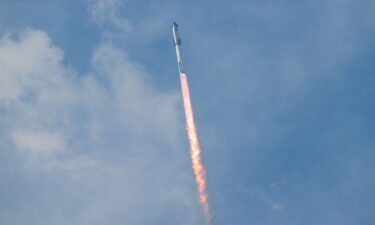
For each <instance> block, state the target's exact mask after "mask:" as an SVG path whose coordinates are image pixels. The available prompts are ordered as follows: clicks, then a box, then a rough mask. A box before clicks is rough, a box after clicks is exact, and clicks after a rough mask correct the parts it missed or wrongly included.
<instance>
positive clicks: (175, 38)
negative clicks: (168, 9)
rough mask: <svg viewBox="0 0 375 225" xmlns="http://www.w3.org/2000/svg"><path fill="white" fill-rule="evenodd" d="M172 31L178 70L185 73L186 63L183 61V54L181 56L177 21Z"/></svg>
mask: <svg viewBox="0 0 375 225" xmlns="http://www.w3.org/2000/svg"><path fill="white" fill-rule="evenodd" d="M172 33H173V44H174V47H175V48H176V55H177V63H178V72H179V73H180V74H183V73H185V70H184V64H183V63H182V56H181V51H180V46H181V39H180V37H179V36H178V25H177V23H176V22H173V24H172Z"/></svg>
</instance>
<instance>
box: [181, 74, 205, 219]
mask: <svg viewBox="0 0 375 225" xmlns="http://www.w3.org/2000/svg"><path fill="white" fill-rule="evenodd" d="M180 79H181V89H182V99H183V102H184V109H185V118H186V132H187V135H188V138H189V144H190V156H191V161H192V167H193V171H194V175H195V180H196V182H197V185H198V193H199V202H200V203H201V205H202V207H203V210H204V214H205V216H206V223H207V224H210V219H211V215H210V211H209V205H208V201H207V193H206V181H205V174H206V173H205V171H204V168H203V164H202V160H201V149H200V147H199V142H198V135H197V130H196V128H195V123H194V115H193V109H192V107H191V102H190V94H189V87H188V83H187V79H186V74H185V73H181V74H180Z"/></svg>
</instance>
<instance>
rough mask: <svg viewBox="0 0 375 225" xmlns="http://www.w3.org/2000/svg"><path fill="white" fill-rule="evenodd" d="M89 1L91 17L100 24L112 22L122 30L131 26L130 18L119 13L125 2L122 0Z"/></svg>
mask: <svg viewBox="0 0 375 225" xmlns="http://www.w3.org/2000/svg"><path fill="white" fill-rule="evenodd" d="M89 3H90V7H89V10H90V18H91V20H92V21H93V22H95V23H98V24H99V25H105V24H111V25H113V26H115V27H116V28H119V29H122V30H129V29H130V28H131V26H130V23H129V22H128V20H127V19H126V18H124V17H122V16H121V14H120V13H119V11H120V10H121V9H122V8H123V5H124V2H122V1H120V0H91V1H89Z"/></svg>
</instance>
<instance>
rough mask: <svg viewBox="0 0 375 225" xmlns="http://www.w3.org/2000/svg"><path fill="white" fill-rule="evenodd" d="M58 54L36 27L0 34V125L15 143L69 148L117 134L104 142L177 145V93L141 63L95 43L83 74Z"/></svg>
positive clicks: (38, 149)
mask: <svg viewBox="0 0 375 225" xmlns="http://www.w3.org/2000/svg"><path fill="white" fill-rule="evenodd" d="M62 56H63V53H62V51H61V50H60V49H58V48H57V47H55V46H53V45H52V44H51V41H50V39H49V37H48V35H47V34H46V33H44V32H42V31H37V30H31V29H29V30H27V31H25V32H22V33H20V34H19V35H18V36H15V37H13V36H12V35H6V36H5V37H3V38H2V39H1V42H0V65H1V68H2V73H1V77H0V79H1V82H0V84H1V92H0V103H1V105H0V107H1V109H2V111H3V112H6V113H5V114H4V115H2V118H1V120H2V121H4V124H3V125H2V126H1V127H0V129H1V130H2V132H3V133H5V134H6V135H5V136H6V137H9V139H11V141H12V142H13V143H14V145H15V147H16V148H17V149H22V150H28V152H29V154H31V155H32V154H43V153H48V154H51V153H53V154H57V153H59V154H71V155H74V151H76V150H77V149H78V150H79V149H80V148H82V146H89V147H91V148H93V151H94V150H95V149H98V147H97V146H100V145H107V143H108V142H110V141H111V139H113V137H112V136H113V135H114V136H120V134H121V135H123V137H124V138H127V139H128V140H127V141H125V140H121V139H119V140H115V141H114V142H115V143H111V148H114V149H116V148H120V147H121V148H123V147H125V148H131V149H134V148H140V147H143V148H145V149H153V144H148V143H149V142H152V140H156V139H158V140H159V143H160V140H162V142H161V143H164V144H166V145H169V146H177V145H178V143H179V139H178V136H177V135H176V133H178V132H177V129H178V124H179V123H178V118H177V111H176V106H177V103H178V97H179V96H178V95H177V93H161V92H159V91H158V90H156V89H155V88H154V87H153V86H152V84H151V83H149V82H147V75H146V73H145V72H144V70H143V69H142V67H141V66H140V65H137V64H136V63H133V62H130V61H129V59H128V58H127V56H126V55H125V54H124V53H122V52H121V51H119V50H117V49H116V48H115V47H113V46H111V45H110V44H102V45H100V46H98V47H97V48H96V50H95V53H94V56H93V66H94V69H93V72H92V73H91V74H89V75H85V76H82V75H79V74H77V73H76V72H75V71H74V70H72V69H70V68H67V67H66V66H64V65H63V63H62V58H63V57H62ZM131 146H133V147H131ZM98 151H100V150H98Z"/></svg>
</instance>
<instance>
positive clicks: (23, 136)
mask: <svg viewBox="0 0 375 225" xmlns="http://www.w3.org/2000/svg"><path fill="white" fill-rule="evenodd" d="M12 136H13V142H14V143H15V145H16V146H17V148H18V149H21V150H26V151H30V152H31V153H32V154H42V153H54V152H57V151H60V150H62V149H63V148H64V147H65V146H64V140H63V138H62V137H61V135H58V134H54V133H49V132H47V131H42V132H35V131H33V132H27V131H22V130H16V131H15V132H14V133H13V135H12Z"/></svg>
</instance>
